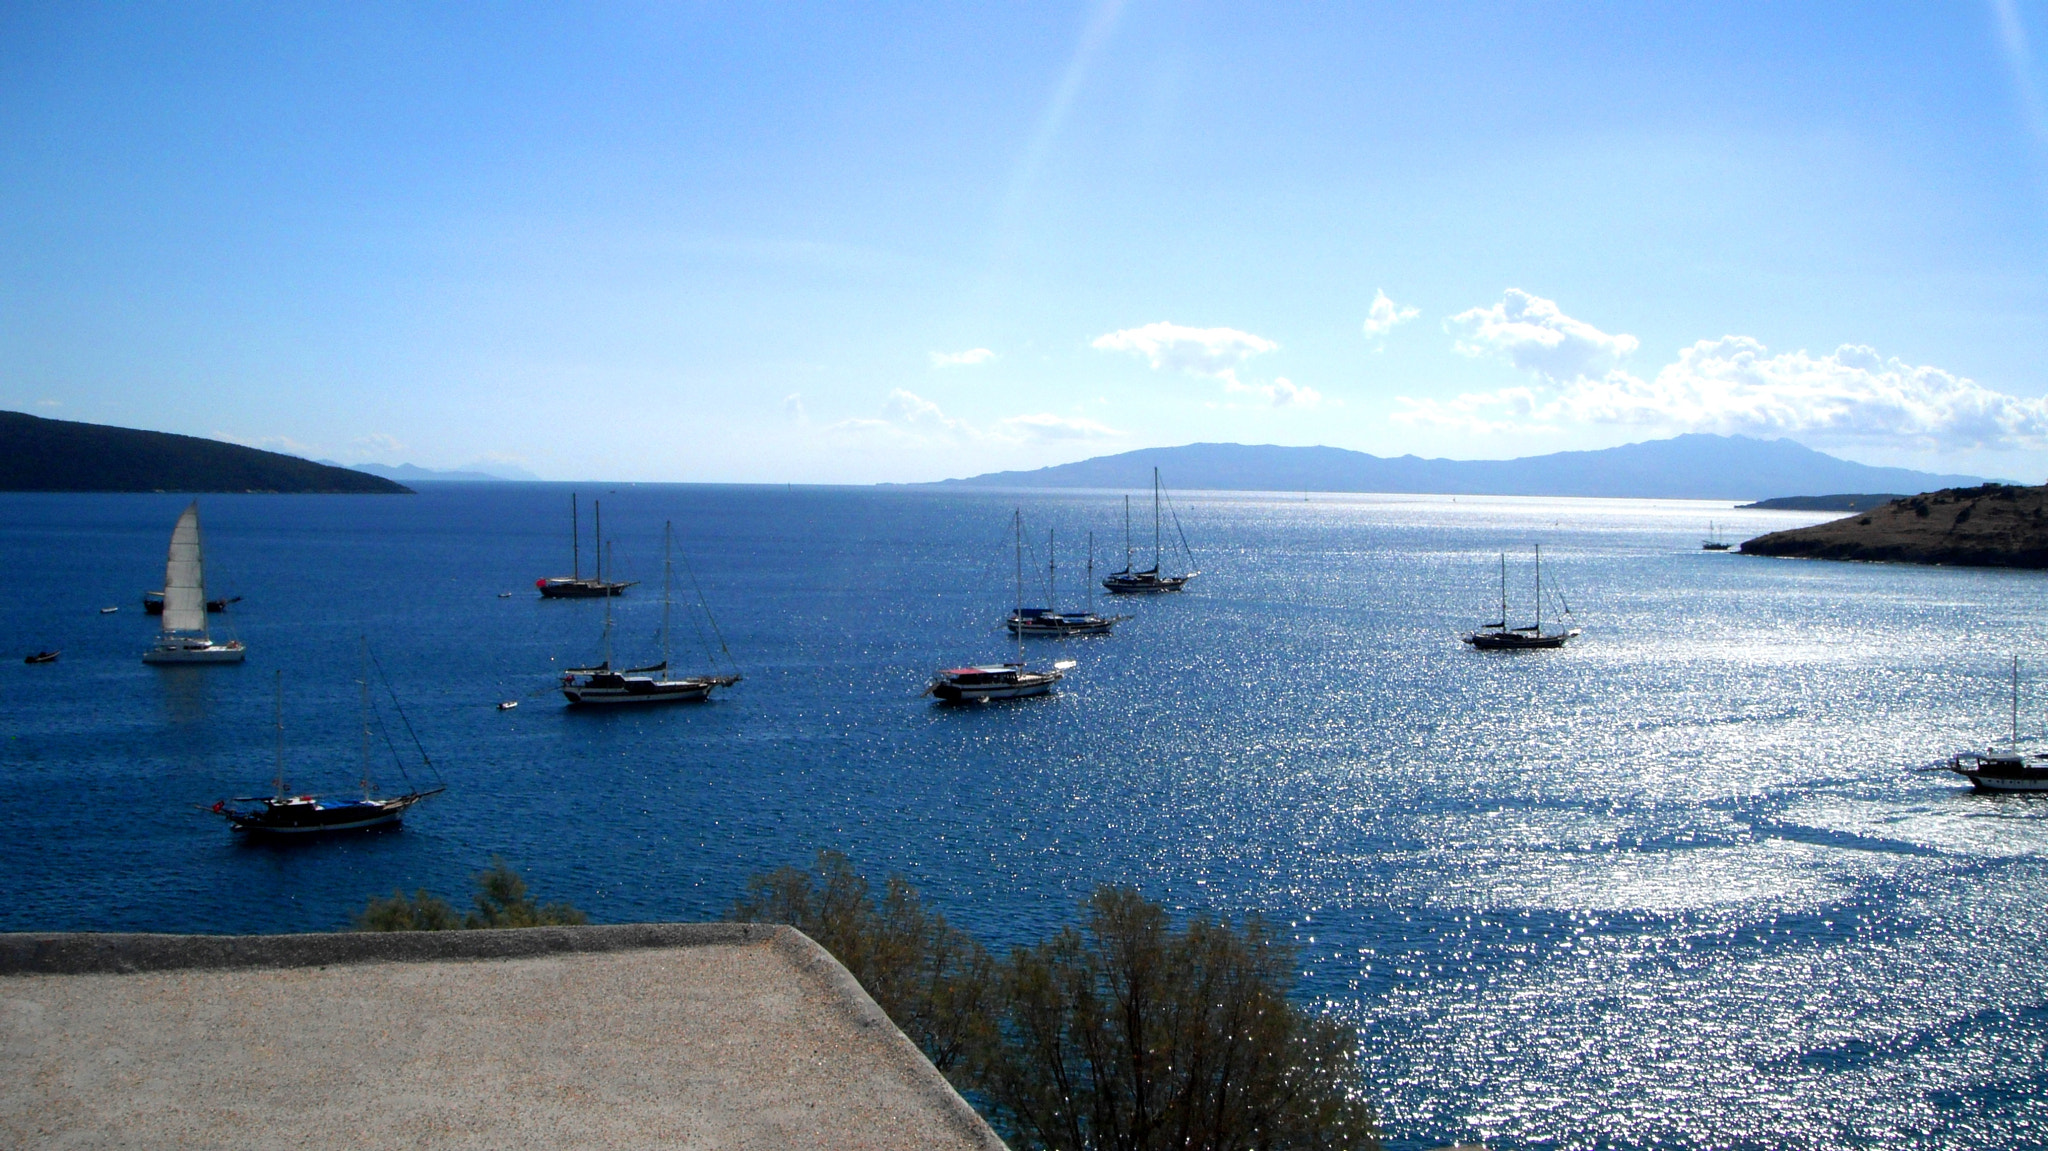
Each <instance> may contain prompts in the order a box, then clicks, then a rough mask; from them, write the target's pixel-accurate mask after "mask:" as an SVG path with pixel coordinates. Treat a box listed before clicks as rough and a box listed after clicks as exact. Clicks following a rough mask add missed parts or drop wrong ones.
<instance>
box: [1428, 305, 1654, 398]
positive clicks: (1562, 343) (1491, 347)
mask: <svg viewBox="0 0 2048 1151" xmlns="http://www.w3.org/2000/svg"><path fill="white" fill-rule="evenodd" d="M1444 330H1445V331H1447V332H1449V333H1450V334H1452V335H1454V336H1456V337H1458V342H1457V349H1458V350H1459V351H1460V352H1463V353H1464V354H1466V355H1468V356H1500V357H1503V358H1505V359H1507V360H1508V361H1509V362H1510V363H1512V364H1514V365H1515V366H1516V367H1518V368H1521V369H1523V370H1525V371H1531V372H1538V373H1541V374H1542V375H1545V376H1548V377H1550V378H1551V379H1553V380H1570V379H1577V378H1578V377H1580V376H1586V375H1591V374H1593V373H1595V372H1601V371H1605V370H1607V369H1608V368H1610V367H1612V366H1614V365H1615V364H1616V363H1618V362H1619V361H1620V360H1621V359H1622V358H1623V357H1625V356H1627V355H1628V354H1629V353H1630V352H1633V351H1635V350H1636V346H1637V340H1636V338H1635V337H1634V336H1626V335H1610V334H1608V333H1606V332H1603V331H1601V330H1600V329H1598V328H1596V327H1594V326H1593V325H1591V324H1589V323H1586V322H1585V321H1584V320H1575V319H1573V318H1571V317H1570V316H1567V315H1565V314H1564V313H1563V312H1562V311H1560V310H1559V309H1558V306H1557V304H1556V302H1555V301H1552V300H1546V299H1544V298H1543V297H1541V296H1532V295H1530V294H1529V293H1527V292H1524V291H1522V290H1521V289H1519V288H1509V289H1508V290H1507V294H1506V295H1505V296H1504V297H1503V298H1502V299H1501V302H1500V303H1498V304H1495V305H1494V306H1493V307H1491V308H1473V309H1471V310H1470V311H1466V312H1460V313H1458V314H1457V315H1455V316H1452V317H1451V318H1450V319H1448V320H1445V321H1444Z"/></svg>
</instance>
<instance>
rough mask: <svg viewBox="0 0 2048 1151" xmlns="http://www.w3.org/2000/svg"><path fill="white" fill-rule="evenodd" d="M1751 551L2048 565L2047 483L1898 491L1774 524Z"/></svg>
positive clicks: (1808, 556) (1830, 557) (1961, 563)
mask: <svg viewBox="0 0 2048 1151" xmlns="http://www.w3.org/2000/svg"><path fill="white" fill-rule="evenodd" d="M1742 551H1743V552H1744V554H1747V555H1765V556H1796V557H1799V558H1802V559H1825V560H1874V561H1881V562H1889V563H1917V564H1954V565H1957V566H1961V567H2006V568H2048V487H2020V486H2016V485H2010V484H1984V485H1981V486H1979V487H1974V488H1944V489H1942V490H1941V491H1938V492H1924V493H1922V494H1920V495H1917V496H1905V497H1902V498H1900V499H1895V500H1893V501H1891V502H1890V503H1888V504H1885V505H1884V506H1882V507H1877V508H1872V509H1870V510H1869V511H1866V512H1863V513H1861V514H1859V515H1850V516H1845V517H1843V518H1841V519H1838V520H1830V521H1829V522H1827V523H1824V524H1815V525H1814V526H1812V527H1809V528H1795V529H1793V530H1791V531H1782V532H1772V533H1771V534H1769V535H1765V536H1758V537H1757V538H1755V539H1753V540H1748V541H1746V542H1744V543H1743V545H1742Z"/></svg>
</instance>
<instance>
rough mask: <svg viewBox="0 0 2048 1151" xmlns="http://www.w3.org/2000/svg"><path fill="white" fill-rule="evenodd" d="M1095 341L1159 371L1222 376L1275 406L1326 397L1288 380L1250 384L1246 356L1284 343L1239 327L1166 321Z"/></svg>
mask: <svg viewBox="0 0 2048 1151" xmlns="http://www.w3.org/2000/svg"><path fill="white" fill-rule="evenodd" d="M1090 346H1091V347H1094V348H1097V349H1100V350H1101V351H1105V352H1130V353H1132V354H1134V355H1138V356H1143V357H1144V358H1145V362H1146V363H1147V364H1149V365H1151V367H1152V368H1153V369H1154V370H1155V371H1157V370H1164V371H1181V372H1185V373H1187V374H1188V375H1191V376H1201V377H1204V378H1206V379H1212V380H1218V381H1221V383H1222V384H1223V388H1224V390H1225V391H1228V392H1236V393H1242V394H1248V395H1256V396H1260V397H1263V398H1264V399H1265V400H1266V402H1267V403H1269V404H1271V405H1272V406H1274V407H1276V408H1279V407H1288V406H1296V407H1314V406H1315V405H1316V404H1319V403H1321V402H1322V399H1323V396H1322V393H1321V392H1318V391H1316V390H1315V389H1314V388H1310V387H1304V386H1301V385H1298V384H1295V383H1292V382H1290V381H1288V380H1285V379H1276V380H1274V381H1273V382H1272V383H1270V384H1257V383H1253V384H1248V383H1245V382H1244V381H1243V380H1240V379H1238V378H1237V369H1238V367H1239V366H1240V365H1242V364H1243V363H1244V362H1245V361H1246V360H1249V359H1251V358H1252V357H1253V356H1257V355H1263V354H1264V353H1266V352H1272V351H1278V350H1279V348H1280V345H1279V344H1276V343H1274V342H1273V341H1272V340H1269V339H1266V338H1265V337H1264V336H1255V335H1253V334H1252V333H1250V332H1240V331H1238V330H1237V329H1236V328H1189V327H1183V326H1182V325H1180V324H1170V323H1167V322H1165V321H1163V320H1162V321H1161V322H1159V323H1156V324H1146V325H1145V326H1144V327H1142V328H1124V329H1122V330H1121V331H1115V332H1110V333H1109V334H1107V335H1103V336H1097V337H1095V339H1094V341H1093V342H1092V343H1091V344H1090Z"/></svg>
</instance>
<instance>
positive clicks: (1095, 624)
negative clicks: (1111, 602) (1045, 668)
mask: <svg viewBox="0 0 2048 1151" xmlns="http://www.w3.org/2000/svg"><path fill="white" fill-rule="evenodd" d="M1055 542H1056V541H1055V540H1054V537H1053V533H1052V529H1050V528H1048V529H1046V533H1045V598H1046V602H1048V603H1050V604H1053V605H1055V606H1053V607H1022V606H1019V607H1017V608H1016V609H1015V610H1013V611H1012V612H1010V618H1009V621H1008V623H1007V625H1006V626H1008V627H1009V629H1010V631H1011V632H1012V633H1014V634H1016V635H1049V636H1068V635H1106V634H1108V632H1109V630H1110V629H1111V628H1113V627H1115V626H1116V625H1117V624H1118V623H1121V622H1122V621H1124V620H1127V619H1129V618H1131V617H1129V616H1127V615H1109V616H1104V615H1097V614H1095V533H1094V532H1089V533H1088V578H1087V580H1086V581H1085V582H1084V583H1083V584H1082V586H1083V587H1086V588H1087V589H1088V607H1087V610H1086V611H1060V610H1059V608H1058V606H1057V605H1058V604H1059V560H1058V558H1057V556H1056V553H1055V547H1054V545H1055Z"/></svg>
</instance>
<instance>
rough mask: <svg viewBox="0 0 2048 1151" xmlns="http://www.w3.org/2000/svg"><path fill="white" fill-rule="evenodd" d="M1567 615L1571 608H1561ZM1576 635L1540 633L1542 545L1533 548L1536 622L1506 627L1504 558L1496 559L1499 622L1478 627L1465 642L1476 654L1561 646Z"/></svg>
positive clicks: (1572, 631) (1573, 631)
mask: <svg viewBox="0 0 2048 1151" xmlns="http://www.w3.org/2000/svg"><path fill="white" fill-rule="evenodd" d="M1565 612H1566V614H1567V615H1569V614H1570V612H1571V609H1570V608H1569V607H1567V608H1566V609H1565ZM1578 634H1579V629H1578V628H1575V627H1574V628H1568V629H1565V630H1562V631H1544V630H1543V545H1542V544H1537V545H1536V622H1534V623H1532V624H1529V625H1527V626H1525V627H1509V626H1508V557H1507V553H1506V552H1502V553H1501V557H1500V619H1498V620H1496V621H1495V622H1493V623H1489V624H1482V625H1480V627H1479V630H1477V631H1472V632H1467V633H1466V634H1465V636H1464V640H1465V642H1466V643H1469V644H1471V645H1472V646H1473V647H1475V648H1477V649H1479V650H1480V651H1519V650H1526V649H1530V648H1551V647H1563V646H1564V645H1565V643H1566V641H1568V640H1570V639H1572V638H1573V637H1574V636H1577V635H1578Z"/></svg>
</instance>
